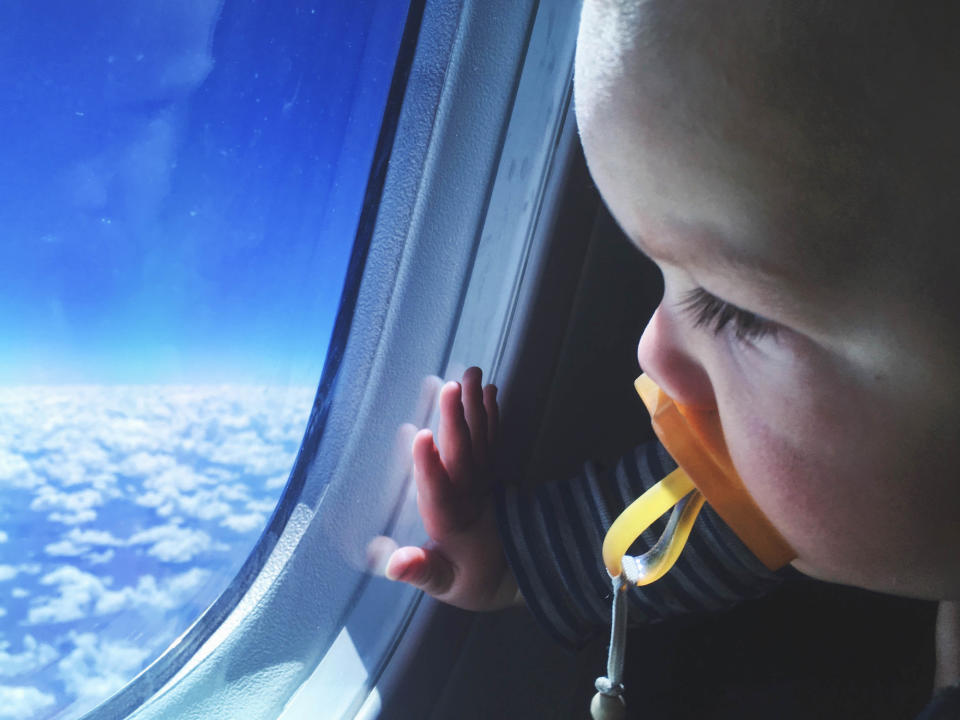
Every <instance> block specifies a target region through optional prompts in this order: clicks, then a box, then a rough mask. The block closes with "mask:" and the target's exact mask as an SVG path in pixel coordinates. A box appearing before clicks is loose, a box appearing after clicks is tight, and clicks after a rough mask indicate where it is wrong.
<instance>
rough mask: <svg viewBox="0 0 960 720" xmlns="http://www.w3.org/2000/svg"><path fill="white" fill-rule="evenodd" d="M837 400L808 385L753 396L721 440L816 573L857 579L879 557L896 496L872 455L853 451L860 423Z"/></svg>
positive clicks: (770, 514)
mask: <svg viewBox="0 0 960 720" xmlns="http://www.w3.org/2000/svg"><path fill="white" fill-rule="evenodd" d="M836 400H837V399H836V398H829V397H820V398H818V397H815V396H811V394H810V393H809V392H808V393H797V394H786V395H784V394H780V395H778V396H774V400H773V401H772V402H763V401H759V402H757V403H754V404H752V406H751V407H750V410H749V411H748V412H745V413H743V414H741V415H735V416H733V418H732V420H731V422H730V423H728V424H729V425H730V429H729V431H728V432H727V442H728V444H729V446H730V453H731V456H732V458H733V461H734V464H735V465H736V467H737V470H738V471H739V473H740V475H741V477H742V478H743V480H744V483H745V484H746V486H747V489H748V490H749V491H750V493H751V495H752V496H753V497H754V499H755V500H756V501H757V504H758V505H759V506H760V508H761V510H763V511H764V513H765V514H766V515H767V517H768V518H769V519H770V521H771V522H772V523H773V524H774V526H776V527H777V529H778V530H779V531H780V532H781V533H782V534H783V536H784V537H785V538H786V540H787V541H788V542H789V543H790V545H791V546H792V547H793V548H794V550H795V551H796V552H797V554H798V556H799V558H800V559H801V560H802V561H804V562H805V563H806V564H808V565H809V566H810V567H812V568H814V569H816V571H817V573H818V574H820V575H823V576H826V577H830V578H833V579H837V580H841V581H845V582H853V583H856V584H863V583H864V580H865V579H864V578H863V577H860V576H859V573H860V568H862V567H875V566H876V563H877V562H880V561H882V559H883V553H884V552H885V550H884V548H883V547H882V543H879V544H878V542H877V541H878V538H879V537H880V536H881V535H882V534H883V533H884V532H886V531H888V530H889V529H890V528H889V523H890V522H891V521H894V520H895V516H894V515H892V514H891V510H890V508H891V507H892V506H895V505H897V503H896V502H893V503H891V502H890V498H888V497H882V496H883V495H884V494H885V488H884V483H883V482H882V480H881V477H880V473H881V468H880V467H879V465H878V464H877V463H876V462H875V460H876V459H877V458H874V459H870V458H869V457H867V458H865V457H864V456H863V455H861V454H860V453H859V452H858V450H865V449H866V448H864V447H863V438H862V437H859V436H860V435H861V433H860V428H856V427H854V428H853V431H852V432H851V423H852V419H851V418H850V417H848V415H849V413H847V412H845V411H844V407H845V403H837V402H835V401H836ZM726 426H727V424H725V428H726ZM854 444H855V445H858V446H859V447H858V448H857V449H856V450H854V449H852V448H851V447H850V446H851V445H854ZM878 481H879V482H878Z"/></svg>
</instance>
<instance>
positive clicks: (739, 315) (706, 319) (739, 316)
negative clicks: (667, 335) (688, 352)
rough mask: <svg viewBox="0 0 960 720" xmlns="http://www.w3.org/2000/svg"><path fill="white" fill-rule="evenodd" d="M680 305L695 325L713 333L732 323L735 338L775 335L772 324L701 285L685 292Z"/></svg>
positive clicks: (747, 339) (757, 337)
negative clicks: (722, 298) (713, 293)
mask: <svg viewBox="0 0 960 720" xmlns="http://www.w3.org/2000/svg"><path fill="white" fill-rule="evenodd" d="M680 305H681V307H682V308H683V310H684V312H687V313H689V314H690V315H691V316H692V317H693V324H694V326H695V327H707V328H709V329H710V330H712V331H713V333H714V334H715V335H719V334H720V333H721V332H722V331H723V329H724V328H725V327H727V326H728V325H733V332H734V334H735V335H736V338H737V340H744V341H754V340H759V339H760V338H763V337H767V336H771V337H772V336H775V335H776V334H777V325H776V323H772V322H770V321H769V320H765V319H764V318H762V317H760V316H759V315H755V314H754V313H752V312H747V311H746V310H741V309H740V308H738V307H737V306H736V305H731V304H730V303H728V302H726V301H724V300H721V299H720V298H718V297H716V296H715V295H712V294H710V293H709V292H707V291H706V290H704V289H703V288H695V289H693V290H691V291H690V292H688V293H687V294H686V295H685V296H684V298H683V300H682V301H681V303H680Z"/></svg>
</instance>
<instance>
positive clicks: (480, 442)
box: [462, 367, 488, 467]
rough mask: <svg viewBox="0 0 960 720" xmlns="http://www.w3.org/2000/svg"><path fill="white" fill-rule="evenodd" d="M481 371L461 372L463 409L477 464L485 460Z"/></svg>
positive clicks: (484, 415) (485, 438)
mask: <svg viewBox="0 0 960 720" xmlns="http://www.w3.org/2000/svg"><path fill="white" fill-rule="evenodd" d="M482 380H483V373H482V372H481V370H480V368H478V367H472V368H468V369H467V371H466V372H465V373H463V393H462V396H463V410H464V414H465V415H466V418H467V426H468V427H469V428H470V438H471V441H472V443H473V461H474V462H475V463H476V464H477V465H478V466H481V467H482V466H483V465H485V464H486V462H487V445H488V441H487V411H486V410H485V409H484V406H483V390H482V388H481V386H480V383H481V381H482Z"/></svg>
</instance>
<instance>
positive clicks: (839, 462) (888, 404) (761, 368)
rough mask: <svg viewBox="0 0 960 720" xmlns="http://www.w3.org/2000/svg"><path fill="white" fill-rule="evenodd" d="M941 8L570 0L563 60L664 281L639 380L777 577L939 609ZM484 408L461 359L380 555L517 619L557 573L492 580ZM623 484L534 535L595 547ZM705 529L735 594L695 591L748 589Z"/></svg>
mask: <svg viewBox="0 0 960 720" xmlns="http://www.w3.org/2000/svg"><path fill="white" fill-rule="evenodd" d="M955 7H956V6H954V5H953V4H951V3H947V2H933V1H932V2H927V3H913V2H906V1H901V2H895V1H893V0H890V1H883V0H878V1H874V2H870V3H867V2H862V1H860V0H851V1H849V2H842V3H841V2H835V3H823V2H813V1H810V2H795V1H788V0H739V1H738V2H732V3H727V2H707V1H706V0H701V1H695V0H647V1H638V0H635V1H633V2H629V1H627V0H587V1H586V2H585V4H584V10H583V15H582V22H581V28H580V34H579V39H578V46H577V58H576V69H575V97H576V113H577V121H578V124H579V128H580V134H581V138H582V142H583V147H584V151H585V153H586V157H587V161H588V164H589V167H590V171H591V173H592V175H593V178H594V180H595V182H596V184H597V186H598V188H599V190H600V192H601V194H602V196H603V198H604V200H605V201H606V203H607V205H608V207H609V209H610V211H611V212H612V214H613V215H614V217H615V218H616V219H617V221H618V222H619V224H620V225H621V227H622V228H623V229H624V231H625V232H626V234H627V235H628V236H629V237H630V239H631V240H632V241H633V243H634V244H636V246H637V247H638V248H639V249H640V250H641V251H643V252H644V253H645V254H647V255H648V256H649V257H650V258H651V259H653V261H654V262H656V263H657V265H658V266H659V267H660V269H661V271H662V273H663V277H664V283H665V291H664V297H663V300H662V302H661V303H660V306H659V307H658V308H657V310H656V312H655V313H654V315H653V317H652V319H651V320H650V323H649V325H648V326H647V329H646V331H645V332H644V334H643V336H642V338H641V339H640V344H639V348H638V355H639V360H640V365H641V367H642V368H643V371H644V372H645V373H646V374H647V375H649V376H650V377H651V378H652V379H653V380H654V381H655V382H656V383H657V384H658V385H660V387H661V388H662V389H663V390H664V391H665V392H666V393H667V394H668V395H670V396H671V397H673V398H674V399H675V400H676V401H677V402H678V403H682V404H683V405H685V406H687V407H689V408H692V409H693V410H694V411H696V412H704V413H717V414H718V417H719V420H720V423H721V424H722V427H723V434H724V438H725V441H726V445H727V448H728V450H729V452H730V456H731V458H732V460H733V463H734V465H735V466H736V468H737V470H738V472H739V474H740V476H741V477H742V478H743V481H744V484H745V485H746V487H747V489H748V490H749V492H750V494H751V495H752V497H753V498H754V500H755V501H756V503H757V505H758V506H759V508H760V509H761V510H762V511H763V513H764V514H765V515H766V517H767V518H768V519H769V520H770V521H771V522H772V524H773V525H774V526H775V527H776V528H777V530H779V532H780V533H781V534H782V536H783V537H784V539H785V540H786V541H787V542H788V543H789V544H790V546H791V547H792V548H793V549H794V550H795V552H796V555H797V558H796V560H795V561H794V562H793V566H794V568H796V569H797V570H799V571H801V572H803V573H805V574H807V575H810V576H813V577H816V578H820V579H824V580H829V581H832V582H838V583H843V584H848V585H855V586H859V587H862V588H868V589H871V590H878V591H882V592H888V593H893V594H898V595H906V596H912V597H921V598H928V599H936V600H942V601H946V600H953V599H956V598H958V596H960V561H958V557H957V549H958V548H960V522H958V520H957V518H958V517H960V482H958V477H957V475H958V468H960V318H958V315H957V308H960V281H958V277H957V276H958V271H960V242H957V227H958V224H957V220H958V217H957V215H958V208H960V203H958V202H957V192H958V189H960V182H958V173H960V132H958V131H957V128H960V82H958V81H960V42H958V41H957V39H956V29H957V28H958V27H960V25H958V22H957V21H958V19H960V18H958V17H957V16H958V14H960V13H958V12H957V10H956V9H955ZM495 396H496V391H495V389H494V388H492V387H491V386H487V387H485V388H483V387H481V378H480V373H479V371H478V370H476V369H471V370H469V371H468V372H467V373H466V374H465V376H464V378H463V383H462V385H461V384H456V383H449V384H447V385H446V386H445V387H444V388H443V389H442V391H441V397H440V409H441V420H440V428H439V440H440V447H439V449H438V448H437V446H436V444H435V443H434V439H433V436H432V435H431V433H430V432H429V431H426V430H424V431H421V432H420V433H419V434H418V435H417V436H416V439H415V441H414V445H413V454H414V462H415V466H416V470H415V474H416V481H417V485H418V490H419V504H420V512H421V514H422V516H423V520H424V522H425V524H426V529H427V532H428V533H429V535H430V537H431V538H432V541H431V542H430V543H429V544H428V545H427V546H426V547H424V548H401V549H399V550H397V551H396V552H395V553H394V554H393V556H392V557H391V559H390V561H389V563H388V566H387V574H388V576H389V577H391V578H394V579H398V580H403V581H406V582H410V583H412V584H414V585H417V586H419V587H421V588H423V589H424V590H425V591H427V592H428V593H430V594H432V595H434V596H435V597H437V598H439V599H440V600H443V601H446V602H450V603H452V604H455V605H458V606H460V607H464V608H468V609H473V610H488V609H494V608H499V607H504V606H507V605H509V604H512V603H515V602H517V601H518V599H519V597H520V591H519V590H518V582H517V581H518V579H520V586H521V589H523V590H525V592H524V595H525V596H526V600H527V601H528V603H533V602H539V598H540V597H541V593H539V592H535V591H536V590H537V588H536V587H535V585H536V583H539V582H556V581H550V580H546V581H543V580H542V578H540V577H539V576H537V575H534V577H533V578H532V579H531V578H530V577H529V575H528V571H526V570H523V569H518V568H517V567H516V565H517V563H522V562H523V557H522V556H523V554H524V553H526V552H528V551H529V550H530V549H529V548H528V547H527V545H526V544H525V543H523V542H522V543H520V545H522V546H523V547H521V548H520V550H518V549H517V542H516V541H515V538H516V537H517V536H518V535H517V533H518V531H517V530H516V525H517V524H518V521H519V520H520V518H519V516H517V512H519V511H517V510H516V509H515V506H514V505H511V501H510V499H509V497H508V498H507V499H506V500H505V501H504V502H502V503H501V504H500V509H499V513H498V511H497V509H496V503H495V502H494V499H493V497H494V496H493V494H492V492H491V478H490V476H489V473H488V471H487V469H486V468H487V460H488V458H489V455H490V452H491V447H492V443H493V440H494V438H495V436H496V430H497V407H496V397H495ZM630 462H631V463H632V464H633V466H635V467H634V469H636V468H640V467H641V466H643V467H644V468H645V472H647V473H648V474H649V475H650V477H653V475H654V474H655V472H656V471H660V470H669V469H671V467H672V465H670V460H669V458H667V457H665V456H663V455H662V454H660V453H659V452H653V453H651V451H649V450H640V451H638V453H637V454H636V455H635V456H634V457H633V459H632V460H631V461H630ZM657 463H660V464H661V465H662V466H663V467H659V468H656V467H654V465H656V464H657ZM621 475H623V476H631V477H633V478H634V480H633V481H632V482H634V483H635V484H637V483H638V486H637V487H635V488H633V490H632V491H633V492H634V493H636V492H639V491H642V487H639V485H643V484H648V483H647V481H646V480H643V481H640V480H636V478H637V477H638V476H639V475H643V473H637V472H631V470H630V468H629V467H628V468H627V469H625V470H623V471H622V472H621ZM661 476H662V475H661ZM653 479H654V480H656V479H659V477H654V478H653ZM628 485H629V481H627V480H625V481H624V482H623V483H621V487H620V488H619V489H618V490H617V491H616V492H614V493H613V498H612V499H611V497H610V493H607V497H605V498H599V499H598V498H593V497H592V496H591V494H590V493H591V492H593V491H592V490H589V489H588V490H585V491H582V494H581V495H579V496H578V495H576V494H575V493H568V492H567V491H563V492H559V493H557V492H554V494H551V492H553V491H544V492H543V493H542V494H541V495H540V496H538V498H537V499H536V500H535V501H536V502H540V503H541V504H543V503H546V504H551V503H552V505H550V509H551V513H549V514H552V515H553V517H555V518H556V517H567V518H570V517H573V516H582V517H589V516H590V513H589V512H587V511H584V510H582V508H583V507H588V506H589V507H592V508H593V509H594V510H596V512H594V513H593V515H592V517H594V519H595V522H594V527H593V529H592V531H591V532H592V534H593V535H595V536H597V537H602V534H603V532H605V529H606V525H607V524H609V522H610V519H611V518H609V517H605V516H604V515H605V514H609V513H611V512H612V513H613V514H616V512H618V509H617V506H618V505H620V506H621V507H622V505H623V504H624V503H625V502H626V500H629V498H625V499H624V498H618V497H616V496H617V494H618V493H621V494H622V493H623V492H626V491H627V490H628V489H629V488H628ZM576 508H581V510H579V511H578V510H576ZM554 510H556V511H557V512H556V513H554V512H553V511H554ZM578 513H579V515H578ZM498 514H499V518H498V517H497V516H498ZM498 520H499V522H500V523H501V524H502V525H503V526H504V531H505V532H504V534H503V536H502V537H503V538H504V541H503V542H501V539H500V538H501V534H500V533H498V530H497V522H498ZM701 522H703V521H701ZM585 523H586V521H584V524H585ZM706 525H707V527H706V528H705V530H703V531H702V532H706V533H707V536H706V537H705V539H704V540H703V541H702V542H703V545H702V548H701V550H702V552H703V553H707V552H713V551H716V550H717V548H719V549H720V550H721V551H722V552H720V553H719V555H721V556H722V555H724V554H728V555H732V556H736V559H735V560H729V561H725V560H723V557H720V559H719V560H717V562H719V563H721V564H723V563H724V562H726V563H727V566H729V568H739V570H737V572H740V573H741V574H744V575H745V576H748V577H749V582H747V581H746V580H744V581H743V582H741V579H739V578H737V579H735V581H734V580H731V581H730V582H729V583H728V586H723V583H722V582H721V583H720V585H721V589H720V591H719V593H718V594H717V597H721V596H723V597H725V596H726V595H731V596H732V595H734V594H736V593H735V592H734V591H733V589H732V588H733V587H734V586H737V587H740V586H741V585H744V584H747V585H749V588H750V589H751V590H750V591H751V592H752V589H762V588H763V587H765V586H766V584H767V583H769V582H773V581H774V579H775V578H774V575H773V574H772V573H769V572H768V571H766V570H765V569H764V568H763V567H762V566H760V565H759V564H758V563H757V562H756V561H755V559H751V558H749V557H747V558H746V559H744V554H745V553H746V551H745V548H743V546H742V545H740V544H738V542H737V539H736V537H735V536H732V533H730V532H729V530H728V529H726V528H725V527H723V526H722V523H719V522H717V521H716V518H715V517H713V518H711V517H710V516H708V517H707V518H706ZM576 532H581V531H580V530H579V529H578V530H576ZM711 549H712V550H711ZM695 550H696V548H695ZM508 560H509V561H512V562H508ZM596 562H597V561H595V560H593V559H590V560H589V561H588V560H584V563H585V564H589V563H593V567H592V568H591V569H590V570H585V569H583V568H578V567H572V566H568V567H560V568H558V570H557V573H558V574H559V575H558V577H560V578H561V581H562V584H563V585H564V587H566V588H567V593H568V594H569V595H571V596H577V597H574V598H573V599H572V600H570V601H569V603H567V606H566V607H558V608H554V609H553V612H554V613H555V614H556V615H557V617H556V618H554V621H553V624H554V626H555V627H557V628H558V629H557V633H558V634H559V635H561V636H564V635H571V636H572V635H575V634H576V633H577V632H578V630H577V628H576V627H575V625H576V624H577V622H578V617H577V613H579V614H580V615H581V616H584V615H586V614H589V613H590V612H592V610H591V608H594V607H596V608H599V609H597V610H596V613H602V612H603V610H602V608H603V607H604V606H605V602H606V601H605V600H602V598H603V591H602V590H594V588H593V585H592V583H593V582H594V581H593V579H592V577H591V573H592V572H593V569H595V566H596ZM711 562H713V561H711ZM706 564H707V565H710V563H706ZM511 565H513V566H514V567H513V568H511ZM682 572H683V571H681V573H682ZM711 572H713V571H711ZM541 575H542V573H541ZM693 575H695V573H694V572H693V571H692V570H691V571H690V575H689V576H688V577H687V579H686V580H684V579H683V577H682V576H681V577H680V579H679V580H677V581H675V582H674V586H675V590H674V591H670V590H669V586H665V587H667V588H668V589H667V590H665V591H664V592H667V593H668V594H669V593H670V592H672V593H673V595H672V596H671V597H673V600H670V599H669V598H668V599H667V601H666V602H667V604H669V603H670V602H680V603H682V601H683V598H682V592H681V591H682V590H684V588H686V591H687V592H688V593H694V594H696V593H698V592H699V593H701V594H703V595H704V597H707V596H709V594H710V593H709V591H708V590H704V589H703V587H702V585H703V583H702V582H701V583H699V584H698V583H697V581H696V580H695V578H694V577H693ZM715 575H716V573H714V576H715ZM669 578H670V574H668V576H667V577H666V578H664V580H662V581H660V582H664V583H666V582H667V581H668V579H669ZM684 582H685V583H686V585H684ZM531 583H532V584H531ZM678 583H679V584H678ZM525 584H526V585H527V586H528V587H523V585H525ZM657 585H659V583H658V584H657ZM657 585H654V586H651V592H653V591H655V590H656V588H657ZM604 589H605V591H606V593H607V595H609V585H608V584H604ZM728 590H729V591H730V592H727V591H728ZM534 596H536V599H535V597H534ZM584 596H588V597H584ZM598 598H600V599H601V600H600V601H599V602H598ZM650 607H651V608H652V611H653V612H655V611H656V610H655V608H656V603H651V604H650ZM578 608H579V610H578ZM943 608H944V609H943V611H942V619H943V623H942V625H941V631H942V632H944V633H946V636H945V637H944V638H943V640H944V642H942V643H941V652H942V653H944V654H945V655H944V658H943V659H944V663H943V666H944V667H949V660H950V657H948V655H949V652H950V650H949V648H950V647H951V645H950V642H949V640H950V637H949V625H950V623H949V618H950V617H951V612H952V611H951V610H950V606H949V605H946V604H944V605H943ZM538 611H539V612H542V611H543V609H542V608H541V609H539V610H538ZM547 612H548V614H549V612H550V611H549V609H548V610H547ZM564 624H565V625H566V626H567V627H564ZM954 646H955V645H954ZM956 681H957V678H956V677H950V675H949V672H948V673H947V675H946V676H944V678H941V682H942V683H943V684H951V683H955V682H956ZM949 695H950V693H949V692H947V693H946V694H944V695H943V696H942V697H940V698H939V700H938V701H937V702H939V703H941V704H944V703H948V702H950V697H949ZM955 707H956V708H957V709H955V710H954V712H955V713H956V716H957V717H960V705H958V706H955ZM935 711H936V710H935V709H933V708H931V709H930V710H929V711H928V712H930V713H933V712H935ZM941 711H942V712H948V713H949V712H950V711H949V710H941ZM943 716H944V717H947V715H943ZM950 716H953V715H950ZM930 717H933V715H930Z"/></svg>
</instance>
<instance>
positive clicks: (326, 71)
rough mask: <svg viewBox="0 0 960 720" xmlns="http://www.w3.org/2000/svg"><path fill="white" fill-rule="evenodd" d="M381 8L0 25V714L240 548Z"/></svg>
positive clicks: (209, 577) (390, 17) (172, 10)
mask: <svg viewBox="0 0 960 720" xmlns="http://www.w3.org/2000/svg"><path fill="white" fill-rule="evenodd" d="M406 13H407V8H406V4H405V3H401V2H395V1H394V0H357V1H355V2H349V3H329V2H323V1H322V0H315V1H313V2H299V3H281V4H265V3H257V2H252V1H250V0H173V1H168V0H164V1H159V0H157V1H153V0H151V1H149V2H138V3H130V2H125V1H124V0H100V1H99V2H96V3H76V2H66V1H50V2H13V3H4V4H3V6H2V7H0V25H2V26H3V27H4V28H5V33H4V38H3V40H2V41H0V72H2V73H3V75H4V77H3V82H2V84H0V135H2V138H3V143H4V162H3V164H2V166H0V232H2V233H3V240H2V241H0V718H2V719H7V718H10V719H16V720H27V719H30V718H49V717H57V718H75V717H78V716H80V715H82V714H83V713H84V712H86V711H88V710H89V709H90V708H92V707H94V706H96V705H97V704H99V703H100V702H102V701H103V700H104V699H105V698H107V697H108V696H110V695H111V694H113V693H114V692H115V691H117V690H118V689H119V688H121V687H123V686H124V685H125V684H126V683H128V682H129V681H130V680H131V678H133V677H134V676H135V675H137V673H139V672H140V671H141V670H142V669H143V668H144V667H146V666H147V665H149V664H150V663H151V662H152V661H154V660H155V659H156V658H157V657H158V656H159V655H160V654H161V653H163V652H164V651H165V650H166V648H167V647H168V646H169V645H170V644H171V643H172V642H173V641H174V640H176V639H177V638H178V637H179V636H181V634H182V633H184V632H185V631H186V630H187V629H188V628H189V627H190V626H191V624H192V623H194V621H195V620H196V619H197V618H198V617H199V616H200V615H201V613H203V612H204V610H206V609H207V608H208V606H210V605H211V603H212V602H214V601H215V600H216V599H217V598H218V596H220V594H221V593H222V592H223V590H224V588H226V587H227V586H228V585H229V583H230V582H231V580H232V579H233V578H234V576H235V575H236V574H237V572H238V570H239V569H240V567H241V565H242V564H243V563H244V561H245V560H247V557H248V555H249V554H250V551H251V548H253V547H254V545H255V544H256V543H257V540H258V538H259V537H260V536H261V534H262V533H263V532H264V528H265V526H266V525H267V522H268V520H269V518H270V517H271V514H272V513H273V512H274V508H275V506H276V505H277V501H278V498H279V497H280V496H281V493H282V491H283V489H284V486H285V485H286V484H287V481H288V474H289V473H290V470H291V467H292V466H293V463H294V459H295V458H296V456H297V453H298V451H299V449H300V444H301V438H302V437H303V434H304V429H305V426H306V424H307V420H308V417H309V416H310V412H311V408H312V403H313V400H314V395H315V393H316V388H317V381H318V378H319V377H320V376H321V372H322V370H323V365H324V358H325V357H326V347H327V343H328V342H329V338H330V336H331V332H332V328H333V325H334V322H335V319H336V314H337V308H338V306H339V302H340V297H341V293H342V292H343V288H344V278H345V276H346V273H347V267H348V263H349V261H350V256H351V251H352V246H353V239H354V236H355V234H356V231H357V224H358V221H359V218H360V213H361V209H362V207H363V203H364V196H365V192H366V189H367V180H368V177H369V176H370V172H371V163H372V161H373V157H374V150H375V147H376V145H377V141H378V137H379V134H380V130H381V124H382V119H383V113H384V108H385V104H386V102H387V96H388V92H389V90H390V87H391V78H392V76H393V72H394V64H395V61H396V58H397V54H398V50H399V47H400V41H401V35H402V33H403V29H404V21H405V18H406Z"/></svg>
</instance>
